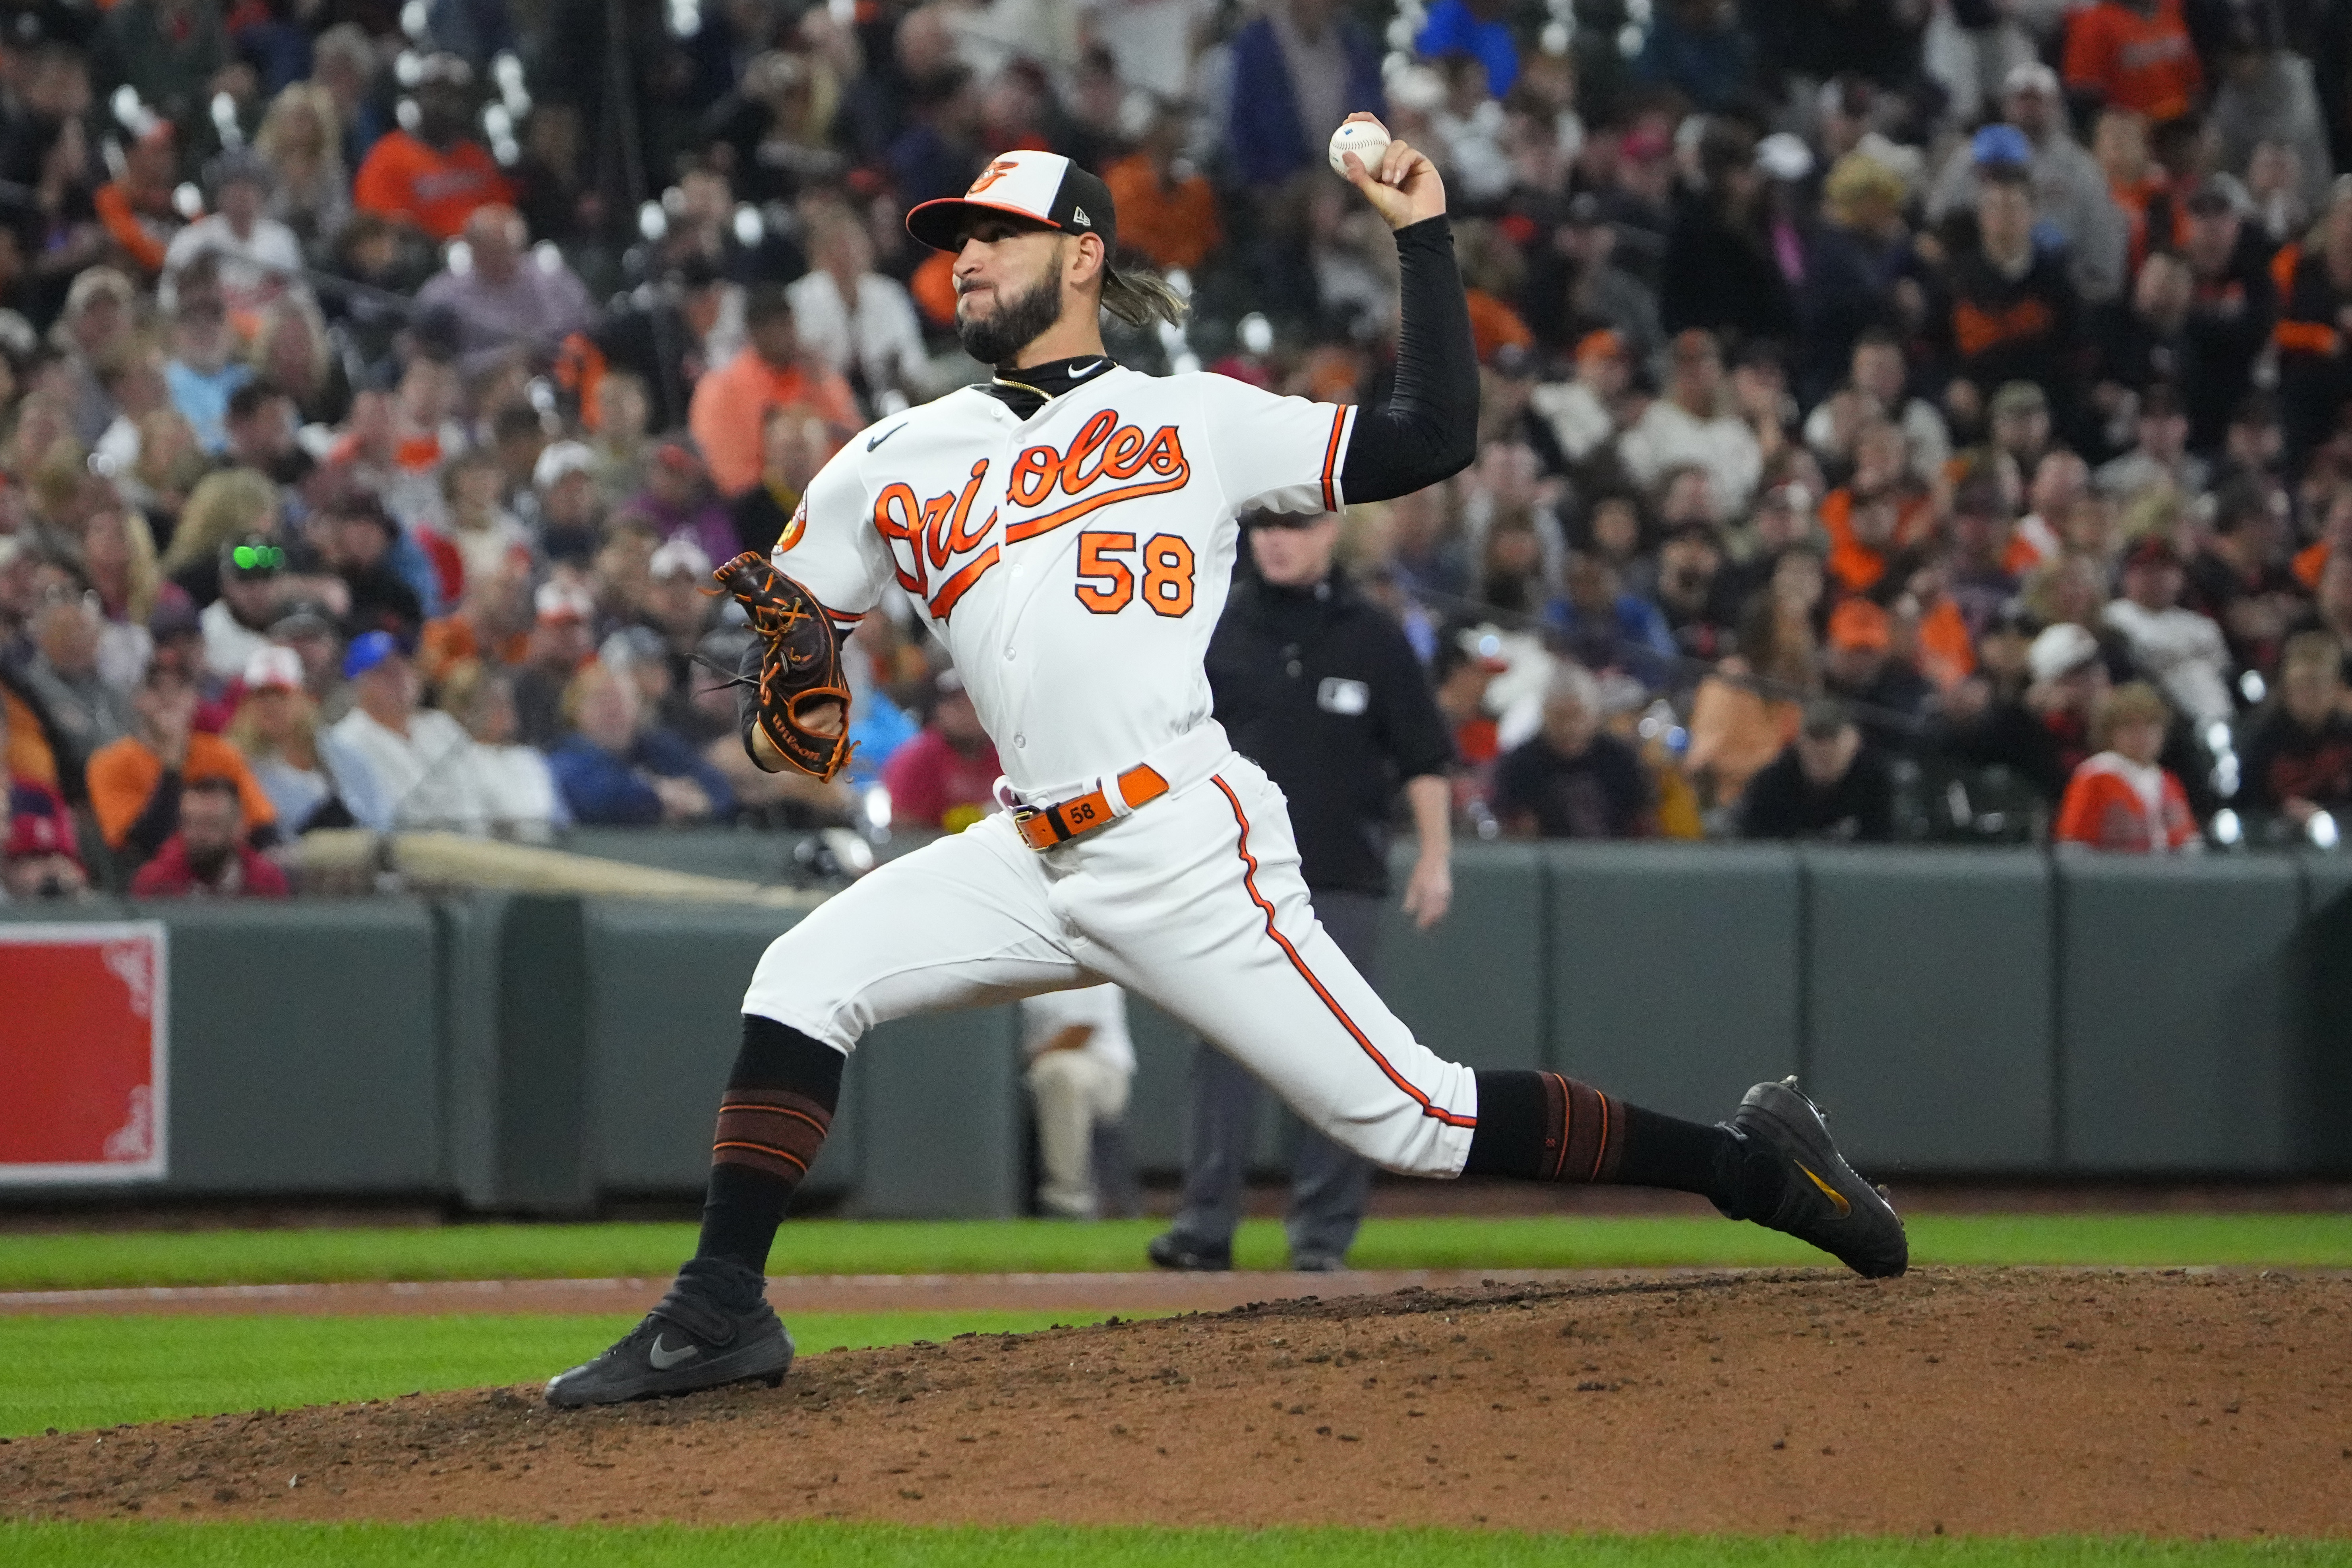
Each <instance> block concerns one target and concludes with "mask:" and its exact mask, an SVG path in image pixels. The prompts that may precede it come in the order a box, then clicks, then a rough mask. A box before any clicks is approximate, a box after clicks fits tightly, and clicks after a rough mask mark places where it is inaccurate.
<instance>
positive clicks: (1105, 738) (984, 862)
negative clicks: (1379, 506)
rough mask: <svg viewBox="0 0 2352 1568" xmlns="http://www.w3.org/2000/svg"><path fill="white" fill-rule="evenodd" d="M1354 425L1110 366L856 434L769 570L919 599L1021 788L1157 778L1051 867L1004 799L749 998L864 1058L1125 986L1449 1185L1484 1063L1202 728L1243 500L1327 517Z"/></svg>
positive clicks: (824, 599)
mask: <svg viewBox="0 0 2352 1568" xmlns="http://www.w3.org/2000/svg"><path fill="white" fill-rule="evenodd" d="M1354 420H1355V413H1354V410H1352V409H1349V408H1341V407H1334V406H1332V405H1328V404H1314V403H1309V402H1307V401H1305V400H1304V399H1301V398H1296V397H1276V396H1273V395H1269V394H1267V393H1264V392H1260V391H1258V390H1257V389H1256V388H1255V387H1252V386H1249V385H1247V384H1244V383H1242V382H1238V381H1234V380H1231V379H1229V378H1226V377H1223V376H1217V375H1181V376H1170V377H1166V378H1160V377H1154V376H1147V375H1140V374H1136V373H1135V372H1133V371H1129V370H1116V369H1115V370H1110V371H1107V372H1104V373H1102V374H1099V375H1097V377H1095V378H1094V379H1093V380H1091V381H1087V382H1082V383H1080V384H1078V385H1077V386H1076V387H1074V388H1072V389H1071V390H1070V391H1068V392H1066V393H1065V394H1063V395H1061V396H1060V397H1057V398H1055V399H1053V400H1052V401H1050V402H1048V403H1047V404H1046V405H1045V406H1044V407H1043V408H1040V409H1039V410H1038V411H1037V412H1036V413H1035V414H1034V415H1033V416H1031V417H1029V418H1028V419H1026V420H1024V419H1022V418H1020V417H1019V416H1016V415H1015V414H1014V413H1013V411H1012V410H1011V409H1010V408H1008V407H1006V406H1005V405H1003V403H1002V402H1001V401H999V400H998V399H997V398H995V397H993V396H992V395H989V394H987V393H984V392H982V391H979V390H977V389H973V388H967V389H965V390H963V391H961V392H956V393H952V394H950V395H948V396H946V397H943V398H940V400H939V401H938V402H936V403H931V404H928V405H925V406H923V407H921V408H919V409H916V410H914V411H912V412H911V413H909V414H908V415H905V416H901V417H899V418H897V419H889V420H884V421H883V422H881V423H880V424H877V425H875V426H871V427H870V428H869V429H868V430H866V432H864V433H863V434H861V435H860V436H859V437H857V438H856V440H855V441H853V442H852V443H851V444H850V445H849V446H848V447H845V448H843V450H842V451H841V452H840V453H839V454H838V455H837V456H836V457H835V458H834V459H833V461H832V462H831V463H828V464H827V465H826V466H825V468H824V472H823V473H821V474H819V475H818V476H817V477H816V479H815V481H814V483H813V484H811V485H810V487H809V491H808V495H807V497H806V500H805V504H804V505H803V509H802V510H801V512H800V513H799V514H797V515H796V516H795V517H794V518H793V521H792V522H791V523H790V524H789V525H788V526H787V527H786V528H785V530H784V532H783V536H782V538H781V539H780V540H779V541H778V542H777V546H776V554H775V561H776V566H777V569H778V570H780V571H782V572H784V573H786V574H790V575H791V576H792V577H793V578H794V579H796V580H797V581H799V582H800V583H801V584H803V586H805V587H806V588H807V589H808V590H809V592H810V593H812V594H813V595H815V596H816V598H817V599H818V601H819V602H820V603H822V604H823V605H825V607H826V609H827V610H828V612H830V613H831V614H832V615H833V616H834V619H835V624H836V625H839V626H845V627H846V626H851V625H854V624H855V623H856V620H857V618H858V617H859V616H861V615H863V614H864V613H865V612H866V611H867V610H868V609H870V608H871V607H872V606H873V605H874V604H875V603H876V601H877V598H878V597H879V595H881V594H882V593H883V591H884V590H885V589H886V588H887V585H888V584H890V583H892V582H893V581H896V582H897V583H898V584H900V585H902V586H903V587H904V588H905V589H906V590H907V592H908V595H911V596H912V597H913V599H914V601H915V603H916V604H918V605H920V606H921V609H922V614H923V616H924V617H925V618H926V619H927V620H928V621H929V623H930V625H931V626H932V628H933V629H934V630H936V631H937V632H938V633H939V635H940V638H941V639H942V640H943V641H944V642H945V643H946V644H947V646H948V649H949V651H950V653H951V654H953V656H954V658H955V661H956V667H957V668H958V669H959V670H960V671H961V674H962V676H963V681H964V688H965V689H966V690H967V691H969V692H970V693H971V699H972V701H973V703H974V705H975V706H976V707H977V708H978V709H979V710H980V718H981V722H982V724H984V725H985V726H987V729H988V732H989V733H990V734H991V735H992V737H994V739H995V741H996V750H997V755H998V757H999V758H1000V759H1001V760H1002V761H1003V765H1004V769H1005V773H1006V777H1007V778H1008V780H1009V781H1010V783H1011V784H1012V785H1013V788H1014V789H1015V790H1017V791H1019V792H1020V793H1021V794H1022V795H1024V796H1026V797H1028V799H1029V800H1031V801H1032V802H1034V803H1036V804H1041V805H1042V804H1048V803H1058V802H1060V801H1062V800H1066V799H1067V798H1068V797H1069V796H1070V795H1073V794H1075V793H1076V792H1077V791H1078V789H1079V788H1080V786H1086V787H1088V788H1091V787H1095V786H1097V784H1098V783H1099V782H1100V781H1102V780H1104V779H1105V778H1107V777H1108V776H1111V775H1115V774H1117V773H1121V772H1123V771H1125V770H1126V769H1128V768H1129V767H1132V766H1134V765H1136V764H1137V763H1141V762H1143V761H1144V760H1145V759H1147V758H1149V759H1150V760H1151V765H1152V766H1153V767H1154V768H1155V770H1156V771H1158V772H1159V773H1160V774H1161V775H1162V777H1163V778H1164V780H1165V782H1166V784H1167V793H1166V794H1165V795H1162V796H1160V797H1159V798H1156V799H1153V800H1151V801H1150V802H1148V803H1146V804H1145V805H1141V806H1139V807H1138V808H1136V809H1135V810H1134V812H1133V814H1132V815H1130V816H1125V817H1123V818H1122V819H1120V820H1118V821H1114V822H1110V823H1107V824H1104V825H1102V826H1100V827H1098V828H1097V829H1095V830H1093V831H1090V832H1087V833H1083V834H1081V835H1079V836H1078V837H1075V838H1073V839H1071V840H1069V841H1068V842H1067V843H1065V844H1061V845H1058V846H1056V847H1053V848H1050V849H1047V850H1045V851H1043V852H1039V851H1035V850H1033V849H1031V848H1030V847H1028V846H1027V844H1026V843H1024V840H1023V839H1022V837H1021V836H1020V834H1019V832H1018V831H1017V830H1016V828H1015V827H1014V826H1013V818H1012V817H1011V816H1009V815H1007V814H1005V813H1002V812H1000V813H997V814H995V815H993V816H987V817H984V818H982V820H981V821H979V822H978V823H975V824H974V825H973V826H971V827H969V828H967V829H966V830H965V831H963V832H961V833H959V834H954V835H951V836H950V837H945V838H942V839H940V840H938V841H937V842H935V843H932V844H929V845H926V846H924V847H922V848H919V849H918V850H916V851H914V852H913V853H912V854H909V855H907V856H904V857H902V858H898V859H895V860H892V861H890V862H889V863H888V864H887V865H884V866H881V867H878V868H876V869H875V870H874V871H873V872H872V873H871V874H870V875H867V876H866V877H862V878H860V879H858V880H857V881H856V882H853V883H852V884H850V886H849V887H848V888H847V889H845V890H844V891H842V892H841V893H838V894H836V895H835V897H833V898H831V899H829V900H826V901H825V902H824V904H823V905H822V906H820V907H819V908H817V909H816V910H814V911H812V912H811V913H810V915H809V917H808V918H807V919H806V920H803V921H801V922H800V923H799V924H798V925H796V926H794V927H793V929H792V930H791V931H786V932H785V933H784V934H783V935H782V936H781V937H779V938H777V939H776V941H775V942H774V943H773V944H772V946H770V948H769V949H768V951H767V953H766V954H765V956H763V957H762V958H761V961H760V965H759V968H758V970H757V972H756V973H753V975H752V977H751V985H750V987H749V988H748V990H747V991H746V992H745V994H744V997H743V1011H745V1012H746V1013H751V1014H754V1015H757V1016H761V1017H764V1018H772V1019H775V1020H776V1021H777V1022H779V1023H782V1024H784V1025H787V1026H790V1027H792V1028H794V1029H797V1030H799V1031H801V1032H802V1033H803V1034H804V1035H807V1036H808V1037H810V1038H812V1039H815V1040H821V1041H823V1042H824V1043H825V1044H827V1045H830V1046H833V1047H835V1048H836V1049H839V1050H842V1051H849V1050H852V1049H854V1048H856V1044H857V1042H858V1040H859V1039H860V1038H861V1037H863V1036H864V1035H865V1034H866V1031H867V1030H869V1029H871V1028H872V1027H873V1026H875V1025H877V1024H879V1023H884V1022H887V1021H888V1020H889V1019H892V1018H899V1017H905V1016H908V1014H912V1013H923V1012H930V1011H933V1010H936V1009H940V1008H947V1007H962V1006H970V1005H975V1004H992V1003H1000V1002H1004V1001H1009V1000H1012V999H1014V998H1017V997H1023V996H1034V995H1038V994H1044V993H1048V992H1055V991H1066V990H1068V989H1070V988H1072V987H1076V986H1089V985H1096V984H1100V983H1101V982H1103V981H1106V980H1108V981H1112V982H1115V983H1117V984H1118V985H1121V986H1124V987H1125V988H1127V989H1128V990H1129V991H1130V992H1132V993H1134V994H1137V995H1139V996H1141V997H1144V998H1145V999H1147V1000H1149V1001H1150V1002H1153V1003H1156V1004H1157V1005H1160V1007H1161V1008H1163V1009H1165V1010H1166V1011H1168V1012H1169V1013H1171V1014H1172V1015H1173V1016H1175V1017H1177V1018H1178V1019H1180V1020H1181V1021H1182V1022H1183V1023H1185V1024H1188V1025H1190V1026H1192V1027H1193V1028H1195V1029H1197V1030H1199V1031H1200V1033H1201V1034H1202V1037H1204V1038H1206V1039H1208V1040H1211V1041H1213V1042H1214V1043H1215V1044H1216V1045H1217V1046H1218V1047H1221V1048H1222V1049H1223V1050H1224V1051H1226V1052H1227V1053H1228V1054H1230V1055H1231V1056H1232V1057H1233V1058H1234V1059H1235V1060H1237V1061H1239V1062H1240V1063H1241V1064H1242V1065H1243V1066H1244V1067H1245V1068H1248V1069H1249V1070H1250V1071H1251V1072H1252V1073H1254V1074H1255V1075H1256V1076H1257V1077H1258V1079H1261V1080H1262V1081H1264V1082H1265V1083H1266V1084H1267V1085H1269V1086H1271V1087H1272V1088H1273V1089H1275V1090H1276V1092H1277V1093H1278V1094H1280V1095H1281V1096H1282V1098H1283V1100H1284V1101H1285V1102H1286V1104H1288V1105H1289V1106H1290V1107H1291V1108H1292V1109H1293V1110H1297V1112H1298V1113H1299V1115H1301V1116H1302V1117H1304V1118H1306V1120H1307V1122H1308V1124H1309V1125H1311V1126H1313V1127H1315V1128H1316V1129H1317V1130H1318V1131H1321V1132H1323V1133H1325V1134H1326V1135H1327V1136H1328V1137H1331V1138H1333V1139H1336V1140H1337V1141H1339V1142H1340V1143H1342V1144H1344V1145H1345V1146H1346V1147H1348V1148H1349V1149H1352V1150H1354V1151H1355V1152H1358V1153H1360V1154H1362V1155H1363V1156H1364V1157H1365V1158H1367V1159H1369V1160H1372V1161H1375V1162H1377V1163H1380V1164H1381V1165H1384V1166H1386V1167H1387V1168H1389V1169H1390V1170H1393V1171H1405V1172H1411V1173H1416V1174H1421V1175H1435V1176H1450V1175H1453V1174H1454V1173H1456V1172H1458V1171H1459V1170H1460V1169H1461V1168H1462V1163H1463V1160H1464V1159H1465V1157H1466V1155H1467V1154H1468V1152H1469V1147H1470V1138H1471V1133H1472V1130H1473V1129H1474V1128H1475V1126H1476V1124H1477V1099H1478V1093H1477V1079H1476V1075H1475V1073H1473V1072H1472V1071H1471V1069H1470V1068H1466V1067H1464V1066H1462V1065H1461V1064H1459V1063H1455V1062H1449V1061H1445V1060H1444V1059H1442V1058H1439V1057H1438V1056H1437V1055H1436V1054H1435V1053H1433V1052H1432V1051H1431V1050H1430V1049H1429V1048H1428V1047H1426V1046H1424V1045H1423V1044H1422V1043H1421V1042H1420V1041H1418V1040H1416V1039H1415V1038H1413V1036H1412V1030H1410V1029H1408V1028H1407V1027H1406V1026H1404V1024H1403V1023H1402V1021H1401V1020H1400V1019H1398V1018H1397V1016H1395V1015H1394V1014H1393V1013H1391V1012H1390V1011H1389V1009H1388V1008H1387V1006H1386V1005H1383V1004H1382V1003H1381V999H1380V997H1379V995H1378V994H1376V993H1375V992H1374V991H1373V989H1372V988H1371V986H1370V984H1366V982H1365V981H1364V979H1363V977H1362V976H1360V975H1359V974H1358V973H1356V971H1355V968H1354V966H1353V965H1352V964H1350V963H1349V962H1348V957H1347V955H1346V954H1345V953H1343V952H1340V951H1339V944H1338V943H1336V942H1333V941H1332V940H1331V938H1330V935H1329V933H1328V932H1327V931H1324V930H1323V928H1322V925H1321V923H1320V922H1318V921H1317V920H1316V919H1315V911H1314V907H1313V904H1312V901H1311V900H1310V899H1309V897H1308V894H1307V884H1306V882H1305V880H1304V879H1302V878H1301V877H1300V875H1299V871H1298V847H1297V840H1296V838H1295V837H1293V835H1292V833H1291V830H1290V818H1289V815H1288V810H1287V807H1286V803H1285V801H1284V800H1283V797H1282V792H1281V791H1280V790H1278V789H1276V787H1275V785H1274V784H1273V782H1272V781H1271V780H1269V779H1268V778H1267V777H1266V776H1265V771H1264V770H1263V769H1261V768H1259V767H1258V766H1257V764H1256V763H1252V762H1250V761H1249V760H1248V759H1247V758H1245V757H1242V756H1240V755H1238V754H1236V753H1235V752H1234V750H1233V747H1232V744H1231V743H1230V742H1228V741H1227V740H1226V739H1225V736H1224V731H1223V729H1222V728H1221V727H1220V726H1219V725H1218V724H1217V723H1216V722H1215V721H1214V720H1213V718H1212V717H1211V713H1210V708H1211V702H1210V695H1209V685H1208V680H1207V679H1206V677H1205V676H1204V675H1203V674H1202V668H1201V664H1202V657H1203V655H1204V654H1205V653H1206V652H1207V649H1208V644H1209V637H1210V634H1211V633H1212V632H1213V630H1214V629H1215V627H1216V624H1217V617H1218V616H1219V615H1220V614H1221V613H1222V612H1223V609H1224V604H1225V592H1226V588H1227V586H1228V584H1229V583H1230V580H1231V576H1232V572H1233V563H1234V548H1235V543H1236V541H1237V540H1238V538H1239V535H1240V529H1239V528H1238V527H1237V526H1236V524H1235V523H1234V514H1235V513H1236V512H1238V511H1240V510H1244V508H1249V507H1264V508H1268V509H1274V510H1287V511H1320V510H1339V506H1340V505H1341V503H1342V501H1343V500H1345V498H1344V497H1343V496H1342V495H1341V494H1340V493H1339V469H1340V465H1341V463H1342V461H1343V460H1344V459H1345V458H1346V455H1347V446H1348V438H1349V432H1350V430H1351V429H1352V428H1353V425H1354ZM1121 804H1123V802H1122V803H1121ZM1116 811H1117V807H1116V806H1114V812H1115V813H1116ZM1056 1065H1059V1064H1056ZM1120 1081H1121V1082H1122V1083H1123V1081H1124V1080H1123V1079H1121V1080H1120ZM1070 1142H1071V1147H1072V1148H1073V1149H1075V1148H1076V1146H1077V1143H1076V1137H1075V1134H1073V1135H1072V1138H1071V1140H1070ZM1071 1159H1072V1160H1073V1161H1075V1160H1076V1154H1072V1155H1071ZM1073 1180H1074V1181H1075V1178H1073Z"/></svg>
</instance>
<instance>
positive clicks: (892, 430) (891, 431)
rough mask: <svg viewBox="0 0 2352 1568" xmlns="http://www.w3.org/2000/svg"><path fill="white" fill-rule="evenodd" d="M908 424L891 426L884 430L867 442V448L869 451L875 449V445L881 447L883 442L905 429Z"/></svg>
mask: <svg viewBox="0 0 2352 1568" xmlns="http://www.w3.org/2000/svg"><path fill="white" fill-rule="evenodd" d="M905 428H906V426H904V425H893V426H890V428H888V429H887V430H885V431H883V432H882V434H880V435H879V436H877V437H874V438H873V439H872V440H870V441H868V442H866V450H867V451H869V452H870V451H872V450H874V448H875V447H879V446H880V445H881V444H882V443H883V442H885V441H887V440H888V439H889V438H890V437H893V436H896V435H897V434H898V432H899V431H901V430H904V429H905Z"/></svg>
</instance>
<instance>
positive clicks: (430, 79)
mask: <svg viewBox="0 0 2352 1568" xmlns="http://www.w3.org/2000/svg"><path fill="white" fill-rule="evenodd" d="M473 80H474V70H473V68H472V67H471V66H468V65H467V63H466V62H465V61H464V60H462V59H459V58H457V56H456V55H433V56H430V57H428V58H426V59H425V64H424V66H423V67H422V68H421V69H420V71H419V74H418V77H417V80H416V86H415V101H416V129H415V132H413V133H412V132H408V131H404V130H395V131H392V132H386V133H385V135H384V136H383V139H382V140H380V141H378V142H376V144H375V145H374V146H373V148H371V149H369V151H368V155H367V160H366V161H365V162H364V163H361V164H360V172H359V176H358V178H357V179H356V180H355V181H353V183H352V205H354V206H356V207H358V208H359V209H360V210H361V211H362V212H370V213H378V214H381V215H382V216H385V217H390V218H398V219H400V220H401V221H402V222H404V223H408V224H412V225H414V226H416V227H418V228H421V229H423V230H424V231H425V233H426V234H429V235H431V236H432V237H434V238H435V239H454V238H456V237H457V234H458V232H459V231H460V230H462V229H463V228H464V227H465V226H466V220H467V218H469V217H471V216H474V212H475V209H476V208H478V207H484V206H488V205H490V204H491V203H492V202H507V203H509V204H511V203H512V202H513V201H514V199H515V192H514V187H513V186H512V185H511V184H509V183H508V180H507V177H506V176H505V175H504V174H500V173H499V166H498V163H497V161H496V160H494V159H493V158H491V156H490V152H489V149H488V148H487V147H485V146H483V145H482V144H481V143H480V142H477V141H474V140H473V139H472V138H471V137H469V136H467V134H466V132H467V127H468V126H469V125H470V124H471V111H472V108H473V95H472V92H471V90H470V89H471V87H472V85H473Z"/></svg>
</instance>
